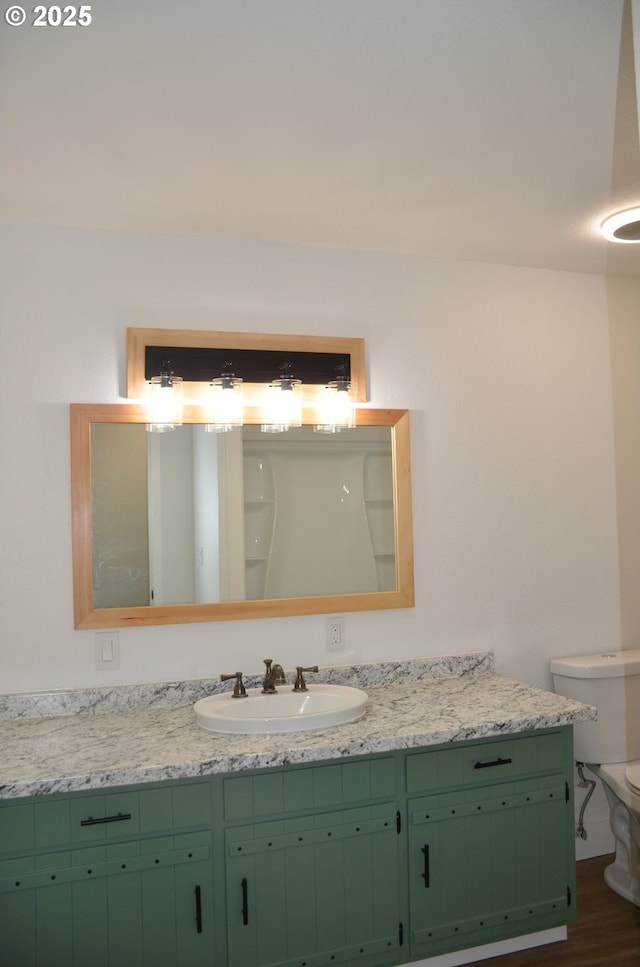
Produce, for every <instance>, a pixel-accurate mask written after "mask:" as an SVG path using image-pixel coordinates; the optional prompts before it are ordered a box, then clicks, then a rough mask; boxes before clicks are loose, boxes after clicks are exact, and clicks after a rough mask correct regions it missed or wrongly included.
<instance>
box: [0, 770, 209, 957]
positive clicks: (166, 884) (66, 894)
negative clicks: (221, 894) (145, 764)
mask: <svg viewBox="0 0 640 967" xmlns="http://www.w3.org/2000/svg"><path fill="white" fill-rule="evenodd" d="M211 857H212V843H211V788H210V784H209V783H208V782H205V783H200V784H193V783H185V784H180V785H176V786H166V787H158V788H154V789H150V788H147V789H142V790H136V789H131V790H124V791H118V792H113V793H106V794H104V795H95V794H91V795H83V794H76V795H72V796H68V797H64V796H62V797H45V798H42V799H40V800H26V801H23V800H19V801H17V802H8V803H5V804H3V807H2V809H1V810H0V938H1V941H0V943H1V953H0V958H1V960H2V963H3V964H6V967H44V965H46V967H86V965H87V964H91V965H92V967H109V965H112V967H115V965H117V967H143V965H153V967H182V965H184V967H204V965H208V967H212V965H213V958H212V954H211V951H212V950H213V865H212V861H211Z"/></svg>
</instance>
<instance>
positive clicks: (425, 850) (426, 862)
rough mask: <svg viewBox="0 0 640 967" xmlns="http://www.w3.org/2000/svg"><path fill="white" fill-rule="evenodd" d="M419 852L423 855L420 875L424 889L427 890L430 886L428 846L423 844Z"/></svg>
mask: <svg viewBox="0 0 640 967" xmlns="http://www.w3.org/2000/svg"><path fill="white" fill-rule="evenodd" d="M420 852H421V853H423V854H424V873H421V874H420V875H421V876H422V879H423V880H424V885H425V889H427V890H428V889H429V887H430V885H431V884H430V882H429V844H428V843H425V844H424V846H423V847H422V849H421V851H420Z"/></svg>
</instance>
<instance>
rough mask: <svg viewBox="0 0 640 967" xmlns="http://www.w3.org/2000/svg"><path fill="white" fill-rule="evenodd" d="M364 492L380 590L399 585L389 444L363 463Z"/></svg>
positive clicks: (369, 456) (368, 455)
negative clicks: (397, 579) (397, 582)
mask: <svg viewBox="0 0 640 967" xmlns="http://www.w3.org/2000/svg"><path fill="white" fill-rule="evenodd" d="M364 494H365V509H366V515H367V522H368V525H369V534H370V536H371V545H372V548H373V555H374V558H375V563H376V571H377V575H378V590H379V591H393V590H394V589H395V587H396V555H395V544H396V540H395V523H394V511H393V472H392V466H391V460H390V448H388V447H385V448H384V449H383V450H379V451H378V452H376V453H368V454H367V456H366V459H365V466H364Z"/></svg>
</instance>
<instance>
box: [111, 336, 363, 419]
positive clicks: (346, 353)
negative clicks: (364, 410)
mask: <svg viewBox="0 0 640 967" xmlns="http://www.w3.org/2000/svg"><path fill="white" fill-rule="evenodd" d="M164 362H168V363H169V365H170V368H171V370H172V371H173V372H174V373H175V375H176V376H181V377H182V379H183V380H184V383H183V386H184V395H185V402H187V401H188V400H189V399H192V400H193V402H194V403H197V402H198V398H199V396H200V395H201V391H202V387H203V384H208V383H210V382H211V380H212V379H213V378H214V377H217V376H220V373H221V371H223V370H225V369H226V370H228V371H230V372H233V373H234V374H235V375H236V376H239V377H241V378H242V379H243V381H244V388H245V393H246V394H247V395H248V396H249V397H250V396H251V395H252V394H254V395H255V394H258V393H260V392H261V391H262V390H263V389H264V386H265V384H267V383H269V382H270V381H271V380H273V379H276V378H277V377H279V376H281V375H283V369H284V368H285V367H288V368H289V375H292V376H295V377H297V378H298V379H300V380H302V383H303V385H304V395H305V401H306V402H308V403H309V404H311V405H313V404H314V403H315V402H316V401H317V400H318V399H319V395H320V393H321V392H322V390H323V387H324V386H325V385H326V383H328V382H329V381H331V380H335V379H336V377H337V376H339V375H340V374H341V372H342V373H343V374H346V377H347V378H348V379H349V380H350V382H351V383H352V385H353V387H354V398H355V399H356V400H357V402H359V403H363V402H365V401H366V399H367V390H366V375H365V358H364V339H356V338H351V337H348V336H290V335H278V334H275V333H238V332H206V331H203V330H194V329H127V397H128V398H129V399H137V400H141V399H144V397H145V396H146V392H147V385H148V381H149V379H150V378H151V377H152V376H154V375H156V374H157V373H158V372H159V371H160V368H161V366H162V364H163V363H164Z"/></svg>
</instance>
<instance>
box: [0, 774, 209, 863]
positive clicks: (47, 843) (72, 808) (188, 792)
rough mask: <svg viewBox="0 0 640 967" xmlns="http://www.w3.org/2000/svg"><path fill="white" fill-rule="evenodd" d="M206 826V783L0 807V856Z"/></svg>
mask: <svg viewBox="0 0 640 967" xmlns="http://www.w3.org/2000/svg"><path fill="white" fill-rule="evenodd" d="M210 823H211V787H210V784H209V783H207V782H201V783H184V784H176V785H167V786H166V787H164V788H163V787H159V788H153V789H143V790H141V791H133V790H129V791H128V790H124V791H122V790H118V791H114V792H105V793H97V794H85V793H80V794H76V795H70V796H67V797H55V796H47V797H44V798H42V799H40V800H38V801H33V800H31V801H30V802H26V803H22V802H20V803H11V802H5V803H2V804H0V856H2V855H11V854H15V853H20V852H22V853H24V852H28V851H30V850H34V849H38V850H41V849H45V850H48V849H55V848H57V847H62V846H66V845H73V844H79V843H91V842H101V841H107V842H108V841H115V840H118V839H122V838H124V837H129V836H133V835H141V836H146V835H153V834H154V833H158V832H162V831H163V830H170V829H191V828H196V827H203V826H209V825H210Z"/></svg>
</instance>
